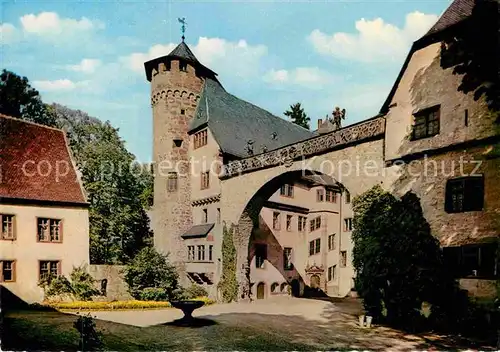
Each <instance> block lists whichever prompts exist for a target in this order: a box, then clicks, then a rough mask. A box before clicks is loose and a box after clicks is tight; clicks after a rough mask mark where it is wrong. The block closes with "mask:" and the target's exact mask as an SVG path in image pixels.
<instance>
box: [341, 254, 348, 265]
mask: <svg viewBox="0 0 500 352" xmlns="http://www.w3.org/2000/svg"><path fill="white" fill-rule="evenodd" d="M346 265H347V251H340V266H341V267H342V268H345V266H346Z"/></svg>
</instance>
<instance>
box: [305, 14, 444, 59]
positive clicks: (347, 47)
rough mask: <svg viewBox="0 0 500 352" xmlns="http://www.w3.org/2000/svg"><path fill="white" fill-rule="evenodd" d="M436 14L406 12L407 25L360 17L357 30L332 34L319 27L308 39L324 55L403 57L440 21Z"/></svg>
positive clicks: (351, 57)
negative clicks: (322, 30)
mask: <svg viewBox="0 0 500 352" xmlns="http://www.w3.org/2000/svg"><path fill="white" fill-rule="evenodd" d="M437 19H438V17H437V16H436V15H433V14H424V13H421V12H418V11H415V12H412V13H409V14H407V15H406V20H405V24H404V27H403V28H398V27H397V26H395V25H393V24H390V23H386V22H384V20H383V19H381V18H376V19H374V20H366V19H364V18H362V19H360V20H359V21H356V24H355V26H356V30H357V33H344V32H337V33H334V34H333V35H328V34H325V33H323V32H321V31H320V30H319V29H315V30H314V31H312V32H311V34H310V35H309V37H308V39H309V41H310V42H311V43H312V45H313V46H314V48H315V50H316V51H317V52H318V53H320V54H323V55H330V56H333V57H337V58H341V59H349V60H356V61H361V62H385V61H399V60H400V59H401V57H403V56H404V55H405V54H406V53H407V52H408V50H409V48H410V45H411V43H412V42H413V41H414V40H416V39H418V38H419V37H420V36H422V35H424V34H425V32H426V31H427V30H428V29H429V28H430V27H431V26H432V25H433V24H434V23H435V22H436V21H437Z"/></svg>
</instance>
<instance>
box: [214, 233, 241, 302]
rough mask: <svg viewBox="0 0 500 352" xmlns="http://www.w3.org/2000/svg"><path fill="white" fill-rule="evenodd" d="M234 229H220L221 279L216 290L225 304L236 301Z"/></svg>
mask: <svg viewBox="0 0 500 352" xmlns="http://www.w3.org/2000/svg"><path fill="white" fill-rule="evenodd" d="M233 231H234V228H233V227H231V228H229V229H228V228H227V226H226V224H224V227H223V229H222V277H221V280H220V281H219V284H218V288H219V290H220V291H221V293H222V299H223V301H224V302H226V303H230V302H232V301H236V299H237V298H238V281H237V280H236V248H235V247H234V243H233Z"/></svg>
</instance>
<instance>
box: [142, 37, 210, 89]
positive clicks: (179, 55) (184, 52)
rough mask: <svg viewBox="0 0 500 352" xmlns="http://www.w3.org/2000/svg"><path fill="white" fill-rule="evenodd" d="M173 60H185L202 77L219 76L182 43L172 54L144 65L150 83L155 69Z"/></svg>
mask: <svg viewBox="0 0 500 352" xmlns="http://www.w3.org/2000/svg"><path fill="white" fill-rule="evenodd" d="M172 60H184V61H186V62H188V63H190V64H191V65H192V66H193V67H194V68H195V69H196V73H197V74H199V75H200V76H204V77H210V78H214V79H215V76H217V73H215V72H214V71H212V70H211V69H209V68H208V67H206V66H205V65H203V64H202V63H201V62H199V61H198V59H197V58H196V56H194V54H193V52H192V51H191V49H189V46H188V45H187V44H186V43H185V42H184V41H182V42H181V43H179V45H177V46H176V47H175V49H174V50H172V51H171V52H170V54H168V55H165V56H161V57H158V58H156V59H153V60H150V61H147V62H145V63H144V69H145V70H146V78H147V80H148V81H151V78H152V70H153V68H156V69H158V65H159V64H160V63H165V64H166V63H170V62H171V61H172Z"/></svg>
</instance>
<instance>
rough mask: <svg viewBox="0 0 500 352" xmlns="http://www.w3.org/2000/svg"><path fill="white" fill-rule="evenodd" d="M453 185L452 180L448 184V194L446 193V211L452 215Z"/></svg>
mask: <svg viewBox="0 0 500 352" xmlns="http://www.w3.org/2000/svg"><path fill="white" fill-rule="evenodd" d="M451 203H452V183H451V182H450V180H448V181H447V182H446V192H445V200H444V210H445V211H446V212H447V213H451V212H452V211H453V209H452V204H451Z"/></svg>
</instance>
